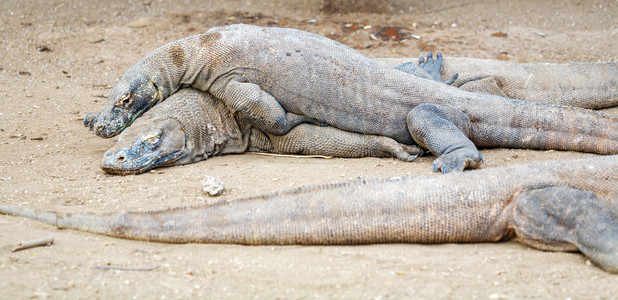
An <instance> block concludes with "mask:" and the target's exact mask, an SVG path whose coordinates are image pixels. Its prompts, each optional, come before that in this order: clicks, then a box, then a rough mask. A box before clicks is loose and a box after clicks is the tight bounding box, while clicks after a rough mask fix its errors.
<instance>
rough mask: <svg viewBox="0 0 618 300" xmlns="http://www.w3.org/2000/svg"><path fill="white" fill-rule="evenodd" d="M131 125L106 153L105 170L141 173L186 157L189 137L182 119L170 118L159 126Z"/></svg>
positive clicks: (102, 165) (115, 172)
mask: <svg viewBox="0 0 618 300" xmlns="http://www.w3.org/2000/svg"><path fill="white" fill-rule="evenodd" d="M140 127H141V128H140ZM130 128H131V129H132V130H127V131H125V132H124V134H122V135H121V136H120V138H119V139H118V142H117V143H116V145H114V147H112V148H111V149H109V150H107V152H105V155H104V156H103V161H102V163H101V169H103V170H104V171H105V172H108V173H114V174H120V175H131V174H139V173H143V172H146V171H148V170H150V169H152V168H154V167H161V166H166V165H169V164H173V163H175V162H177V161H178V160H180V159H182V158H183V157H184V156H186V155H183V154H185V152H186V150H185V149H186V147H185V141H186V136H185V132H184V130H183V128H182V124H180V122H179V121H178V120H176V119H166V120H162V121H161V122H160V123H157V126H150V127H147V128H144V126H136V127H135V128H134V127H130ZM133 129H134V130H133Z"/></svg>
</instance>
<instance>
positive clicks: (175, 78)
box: [84, 24, 618, 173]
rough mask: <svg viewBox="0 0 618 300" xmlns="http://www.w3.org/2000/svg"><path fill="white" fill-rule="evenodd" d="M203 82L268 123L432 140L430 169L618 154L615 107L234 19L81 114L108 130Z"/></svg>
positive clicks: (144, 65) (426, 143)
mask: <svg viewBox="0 0 618 300" xmlns="http://www.w3.org/2000/svg"><path fill="white" fill-rule="evenodd" d="M186 86H191V87H193V88H196V89H199V90H202V91H207V92H209V93H211V94H212V95H213V96H214V97H215V98H217V99H219V100H220V101H222V102H224V103H225V104H226V106H227V107H228V108H229V109H230V110H232V112H233V113H235V114H238V115H239V116H241V117H243V118H244V119H245V120H247V122H250V123H251V124H252V125H253V126H254V127H256V128H257V129H259V130H260V131H262V132H265V133H271V134H276V135H283V134H285V133H287V132H288V131H289V130H290V129H291V128H293V127H294V126H296V125H298V124H300V123H304V122H313V123H318V124H321V123H325V124H328V125H330V126H333V127H336V128H339V129H342V130H345V131H351V132H357V133H363V134H371V135H380V136H386V137H390V138H392V139H394V140H396V141H397V142H399V143H403V144H412V143H416V144H418V145H419V146H421V147H423V148H425V149H428V150H429V151H430V152H431V153H433V154H434V155H435V156H436V157H437V158H436V159H435V160H434V164H433V169H434V170H435V171H438V170H440V171H442V172H443V173H448V172H451V171H462V170H464V169H465V168H477V167H479V166H480V164H481V162H482V159H483V157H482V155H481V153H480V152H479V151H478V149H477V146H479V147H515V148H530V149H556V150H571V151H582V152H592V153H598V154H615V153H618V117H616V116H611V115H608V114H604V113H602V112H597V111H590V110H584V109H578V108H574V107H570V106H561V105H554V104H546V103H536V102H530V101H523V100H515V99H509V98H503V97H499V96H494V95H485V94H478V93H472V92H468V91H464V90H462V89H459V88H457V87H452V86H449V85H446V84H443V83H441V82H436V81H434V80H427V79H424V78H420V77H417V76H413V75H410V74H408V73H406V72H404V71H400V70H397V69H396V68H392V67H388V66H385V65H383V64H381V63H378V62H376V61H374V60H372V59H369V58H367V57H365V56H363V55H362V54H360V53H359V52H357V51H355V50H353V49H351V48H349V47H347V46H345V45H343V44H340V43H338V42H336V41H333V40H330V39H328V38H325V37H322V36H319V35H316V34H312V33H309V32H304V31H301V30H296V29H289V28H276V27H259V26H252V25H244V24H236V25H226V26H220V27H214V28H212V29H210V30H209V31H207V32H206V33H204V34H198V35H194V36H191V37H188V38H185V39H181V40H177V41H175V42H171V43H169V44H167V45H164V46H162V47H160V48H157V49H155V50H154V51H153V52H151V53H150V54H148V55H147V56H146V57H144V58H142V59H141V60H140V61H138V62H137V63H136V64H135V65H133V66H131V67H130V68H129V69H128V70H127V71H126V72H125V73H124V75H123V76H122V78H121V79H120V81H119V82H118V83H117V84H116V85H115V86H114V88H112V90H111V92H110V95H109V98H108V102H107V104H106V105H105V106H104V108H103V110H102V111H101V112H100V113H99V114H96V115H95V114H90V115H88V116H86V118H85V119H84V123H85V124H86V125H88V126H89V127H90V128H91V129H93V130H94V131H95V133H96V134H97V135H99V136H102V137H111V136H114V135H116V134H118V133H120V132H121V131H122V130H123V129H124V128H126V127H127V126H129V125H130V124H131V123H132V122H133V120H135V118H137V117H138V116H140V115H141V114H142V113H144V112H145V111H146V110H148V109H149V108H150V107H152V106H153V105H155V104H157V103H159V102H161V101H162V100H164V99H165V98H167V97H169V96H170V95H171V94H173V93H174V92H176V91H177V90H178V89H179V88H181V87H186Z"/></svg>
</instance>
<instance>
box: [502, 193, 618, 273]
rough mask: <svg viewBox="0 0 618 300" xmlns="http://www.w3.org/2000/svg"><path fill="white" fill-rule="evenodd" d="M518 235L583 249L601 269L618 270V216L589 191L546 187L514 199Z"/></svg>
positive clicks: (542, 245) (545, 246)
mask: <svg viewBox="0 0 618 300" xmlns="http://www.w3.org/2000/svg"><path fill="white" fill-rule="evenodd" d="M511 205H513V209H514V210H513V215H512V219H511V222H512V223H511V226H512V227H513V229H514V230H515V234H516V235H517V237H518V239H519V240H520V241H521V242H523V243H524V244H527V245H530V246H532V247H534V248H538V249H542V250H549V251H576V250H579V251H581V252H582V253H583V254H584V255H586V256H588V257H589V258H590V260H591V261H592V262H593V263H595V264H596V265H598V266H599V267H601V268H602V269H604V270H606V271H608V272H613V273H616V272H618V217H617V216H615V215H613V214H612V213H611V212H610V210H609V209H608V208H607V207H605V206H604V205H603V203H601V202H600V201H598V200H597V198H596V197H595V195H594V194H593V193H592V192H589V191H582V190H578V189H573V188H569V187H547V188H541V189H535V190H529V191H525V192H522V193H520V194H519V195H518V196H516V197H515V199H513V202H512V204H511Z"/></svg>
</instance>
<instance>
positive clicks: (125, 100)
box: [116, 92, 133, 107]
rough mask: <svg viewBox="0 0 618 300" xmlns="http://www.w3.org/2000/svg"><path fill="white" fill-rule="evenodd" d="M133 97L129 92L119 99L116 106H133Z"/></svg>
mask: <svg viewBox="0 0 618 300" xmlns="http://www.w3.org/2000/svg"><path fill="white" fill-rule="evenodd" d="M132 96H133V95H132V94H131V93H130V92H129V93H127V94H125V95H124V96H122V97H120V99H118V101H116V106H124V107H129V106H130V105H131V102H133V97H132Z"/></svg>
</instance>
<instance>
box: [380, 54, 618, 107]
mask: <svg viewBox="0 0 618 300" xmlns="http://www.w3.org/2000/svg"><path fill="white" fill-rule="evenodd" d="M441 59H442V57H441V55H439V54H438V57H437V59H436V61H434V60H433V57H432V55H431V52H429V54H428V57H427V60H425V58H424V57H423V56H421V57H420V59H419V62H420V66H419V65H417V63H413V62H411V61H412V60H411V59H408V58H378V59H376V60H377V61H379V62H382V63H384V64H386V65H389V66H395V67H396V68H397V69H399V70H402V71H405V72H408V73H411V74H413V75H415V76H420V77H423V78H426V79H434V80H437V81H440V80H445V82H447V83H448V84H452V85H453V86H455V87H458V88H461V89H463V90H466V91H469V92H475V93H482V94H489V95H497V96H502V97H506V98H513V99H519V100H533V101H535V102H544V103H554V104H562V105H572V106H577V107H581V108H590V109H599V108H607V107H613V106H617V105H618V64H617V63H615V62H603V63H585V62H571V63H514V62H508V61H500V60H491V59H477V58H467V57H448V58H444V62H443V63H442V62H441ZM455 75H458V77H457V76H456V77H455V78H456V80H454V82H451V81H450V80H451V79H452V78H453V77H454V76H455Z"/></svg>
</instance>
